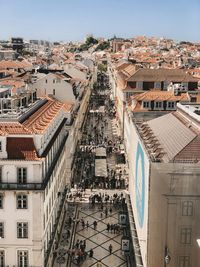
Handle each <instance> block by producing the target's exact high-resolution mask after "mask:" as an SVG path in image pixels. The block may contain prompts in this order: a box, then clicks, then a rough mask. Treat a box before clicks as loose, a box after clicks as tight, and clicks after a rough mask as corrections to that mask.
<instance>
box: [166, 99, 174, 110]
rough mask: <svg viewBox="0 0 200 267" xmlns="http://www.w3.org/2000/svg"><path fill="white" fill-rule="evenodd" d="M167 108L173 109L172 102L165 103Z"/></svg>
mask: <svg viewBox="0 0 200 267" xmlns="http://www.w3.org/2000/svg"><path fill="white" fill-rule="evenodd" d="M167 107H168V108H169V109H174V108H175V102H173V101H170V102H167Z"/></svg>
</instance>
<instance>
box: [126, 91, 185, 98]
mask: <svg viewBox="0 0 200 267" xmlns="http://www.w3.org/2000/svg"><path fill="white" fill-rule="evenodd" d="M131 98H132V99H134V100H136V101H153V100H157V101H189V96H188V94H187V93H182V94H180V95H177V96H175V95H174V93H173V92H170V91H160V90H150V91H147V92H144V93H141V94H137V95H134V96H132V97H131Z"/></svg>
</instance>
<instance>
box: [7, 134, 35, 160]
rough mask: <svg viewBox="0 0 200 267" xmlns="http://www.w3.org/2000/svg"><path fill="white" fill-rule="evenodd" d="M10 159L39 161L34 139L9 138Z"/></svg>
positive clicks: (8, 150) (8, 151)
mask: <svg viewBox="0 0 200 267" xmlns="http://www.w3.org/2000/svg"><path fill="white" fill-rule="evenodd" d="M7 153H8V159H17V160H39V157H38V156H37V152H36V149H35V145H34V142H33V138H21V137H20V138H18V137H8V138H7Z"/></svg>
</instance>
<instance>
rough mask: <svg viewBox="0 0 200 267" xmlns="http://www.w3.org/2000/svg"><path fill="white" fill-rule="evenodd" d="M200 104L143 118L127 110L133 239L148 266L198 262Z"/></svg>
mask: <svg viewBox="0 0 200 267" xmlns="http://www.w3.org/2000/svg"><path fill="white" fill-rule="evenodd" d="M199 110H200V106H199V105H198V104H195V103H193V104H185V105H183V104H180V103H178V104H177V111H173V112H171V113H168V114H166V115H163V116H160V117H157V118H154V119H151V120H148V121H145V122H142V121H140V120H139V121H137V120H136V119H135V118H134V117H133V116H132V113H129V114H128V115H127V114H125V122H124V123H125V129H124V131H125V146H126V152H127V156H128V162H129V168H130V179H129V187H130V188H129V191H130V199H131V206H132V210H133V217H134V221H135V223H133V224H132V239H133V243H134V244H135V251H137V253H136V254H137V255H139V251H140V253H141V259H140V264H141V266H144V267H147V266H148V267H155V266H169V267H196V266H198V265H199V262H200V253H199V249H200V248H199V245H198V242H197V241H198V240H199V239H200V230H199V220H200V212H199V205H200V198H199V196H200V187H199V181H200V165H199V162H200V117H199V114H200V112H199Z"/></svg>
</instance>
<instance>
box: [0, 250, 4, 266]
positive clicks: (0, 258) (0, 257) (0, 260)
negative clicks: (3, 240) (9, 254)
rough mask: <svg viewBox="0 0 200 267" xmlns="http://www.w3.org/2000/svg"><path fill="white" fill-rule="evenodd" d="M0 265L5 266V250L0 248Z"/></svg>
mask: <svg viewBox="0 0 200 267" xmlns="http://www.w3.org/2000/svg"><path fill="white" fill-rule="evenodd" d="M0 267H5V251H4V250H0Z"/></svg>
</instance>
